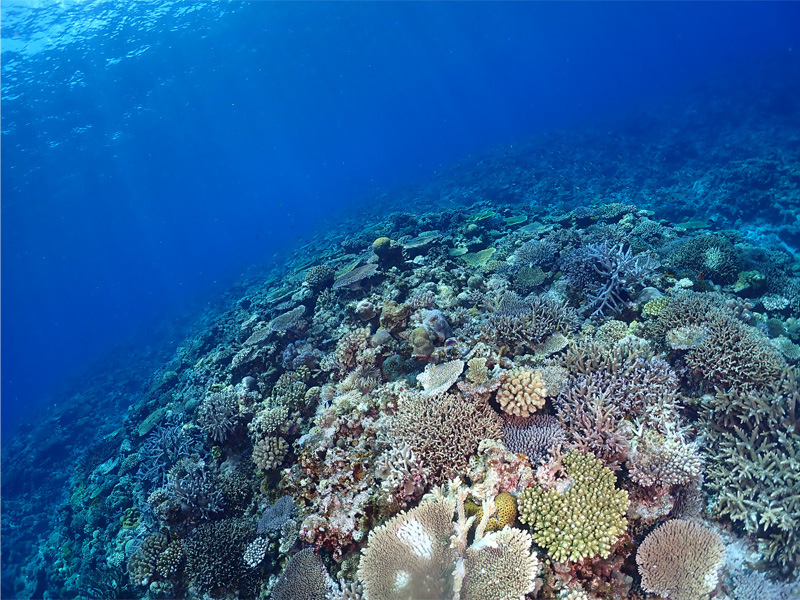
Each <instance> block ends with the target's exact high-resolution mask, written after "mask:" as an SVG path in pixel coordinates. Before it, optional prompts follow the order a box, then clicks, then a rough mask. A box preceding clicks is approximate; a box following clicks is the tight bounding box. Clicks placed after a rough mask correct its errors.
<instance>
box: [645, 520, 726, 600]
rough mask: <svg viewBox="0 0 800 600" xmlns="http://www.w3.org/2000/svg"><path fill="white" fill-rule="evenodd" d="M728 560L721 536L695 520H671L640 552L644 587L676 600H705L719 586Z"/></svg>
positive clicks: (657, 530) (649, 538) (653, 534)
mask: <svg viewBox="0 0 800 600" xmlns="http://www.w3.org/2000/svg"><path fill="white" fill-rule="evenodd" d="M724 561H725V546H724V545H723V544H722V540H721V539H720V537H719V535H718V534H717V533H716V532H714V531H713V530H711V529H709V528H708V527H706V526H705V525H702V524H700V523H697V522H695V521H680V520H672V521H667V522H666V523H664V524H663V525H660V526H659V527H658V528H657V529H655V530H653V531H652V532H650V534H649V535H648V536H647V537H646V538H645V539H644V542H642V544H641V546H639V549H638V550H637V551H636V563H637V564H638V565H639V573H640V574H641V576H642V587H643V588H644V589H645V590H647V591H648V592H651V593H654V594H660V595H662V596H669V597H670V598H674V599H675V600H702V599H703V598H705V597H707V596H708V594H709V593H711V592H712V591H713V590H714V588H715V587H716V586H717V578H718V572H719V569H720V568H721V567H722V565H723V563H724Z"/></svg>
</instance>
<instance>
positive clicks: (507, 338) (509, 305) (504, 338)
mask: <svg viewBox="0 0 800 600" xmlns="http://www.w3.org/2000/svg"><path fill="white" fill-rule="evenodd" d="M576 326H577V314H576V313H575V311H574V310H573V309H572V308H570V307H569V306H567V304H566V303H564V302H559V301H558V300H555V299H553V298H551V297H550V296H533V297H529V298H525V299H521V298H520V297H519V296H517V295H516V294H515V293H513V292H506V293H505V294H504V295H503V296H502V298H501V299H500V302H499V305H498V307H497V309H496V310H495V311H494V312H493V313H492V314H491V315H490V316H489V318H488V319H487V320H486V322H485V323H484V325H483V329H482V335H483V337H484V338H485V339H486V340H491V341H492V342H494V343H495V344H497V345H498V346H501V347H505V348H507V349H508V350H509V351H514V352H516V353H522V352H524V351H526V350H527V351H532V350H534V349H535V348H536V347H537V346H538V345H539V344H542V343H544V342H545V341H547V339H548V338H549V337H550V336H552V335H553V334H555V333H560V334H563V335H569V334H570V333H571V332H572V331H573V330H574V329H575V328H576Z"/></svg>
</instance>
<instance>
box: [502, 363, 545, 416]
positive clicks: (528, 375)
mask: <svg viewBox="0 0 800 600" xmlns="http://www.w3.org/2000/svg"><path fill="white" fill-rule="evenodd" d="M546 397H547V389H545V387H544V382H543V381H542V376H541V374H540V373H539V372H538V371H535V370H533V369H526V368H522V367H517V368H515V369H512V370H511V371H509V372H508V374H507V375H506V380H505V381H504V382H503V384H502V385H501V386H500V389H498V390H497V401H498V402H499V403H500V408H502V409H503V411H504V412H505V413H507V414H509V415H514V416H517V417H529V416H531V415H532V414H533V413H535V412H536V411H538V410H539V409H540V408H542V407H543V406H544V403H545V400H546Z"/></svg>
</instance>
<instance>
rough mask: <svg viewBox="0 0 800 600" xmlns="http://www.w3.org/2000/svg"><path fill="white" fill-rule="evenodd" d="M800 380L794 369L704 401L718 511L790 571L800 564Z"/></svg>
mask: <svg viewBox="0 0 800 600" xmlns="http://www.w3.org/2000/svg"><path fill="white" fill-rule="evenodd" d="M799 377H800V375H798V372H797V370H796V369H795V368H788V369H785V370H784V371H782V372H781V373H780V374H779V375H778V376H777V377H776V378H775V380H774V381H772V382H770V383H769V384H768V385H767V386H764V387H760V388H756V389H747V390H742V389H733V390H727V391H726V390H722V389H718V390H717V393H716V394H715V395H713V396H711V395H709V396H706V397H704V399H703V408H704V411H703V416H704V420H705V422H706V436H707V438H708V439H709V441H710V444H711V445H713V447H714V449H715V451H714V452H712V453H709V454H708V456H707V459H708V463H709V466H708V477H707V485H708V487H709V488H710V489H711V490H712V491H713V492H715V501H714V511H715V513H716V514H719V515H724V516H727V517H728V518H730V519H731V520H732V521H733V522H734V523H736V524H737V525H739V526H740V527H742V528H743V529H744V531H745V532H747V533H748V534H749V535H751V536H754V537H756V538H759V539H761V540H762V550H763V552H764V556H765V557H766V559H767V560H769V561H771V562H773V563H775V564H777V565H779V566H780V567H781V568H782V569H783V570H784V571H791V570H793V569H794V568H795V566H796V565H797V562H798V560H800V520H798V515H800V495H798V493H797V491H798V490H800V459H798V457H800V435H798V430H800V421H799V420H798V416H800V382H798V378H799ZM756 514H757V515H758V518H754V515H756Z"/></svg>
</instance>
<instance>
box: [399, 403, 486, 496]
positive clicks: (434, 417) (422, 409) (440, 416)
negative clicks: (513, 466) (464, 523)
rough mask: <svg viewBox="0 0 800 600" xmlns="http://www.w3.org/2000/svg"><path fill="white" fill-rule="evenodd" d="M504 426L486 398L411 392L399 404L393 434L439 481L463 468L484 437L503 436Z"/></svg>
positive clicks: (454, 474)
mask: <svg viewBox="0 0 800 600" xmlns="http://www.w3.org/2000/svg"><path fill="white" fill-rule="evenodd" d="M500 427H501V420H500V417H499V416H498V415H497V414H496V413H495V412H494V411H493V410H492V408H491V407H490V406H489V403H488V401H486V400H485V399H480V398H469V397H464V396H462V395H461V394H458V393H455V394H442V395H439V396H423V395H419V396H412V395H408V396H406V397H404V398H402V399H401V403H400V405H399V406H398V409H397V413H396V415H395V419H394V425H393V435H394V437H395V438H396V439H397V440H398V441H400V442H405V443H407V444H409V445H410V446H411V447H412V448H413V449H414V452H415V453H416V454H417V456H419V457H420V458H422V461H423V464H424V465H425V467H426V468H427V469H428V470H429V472H430V474H431V478H432V481H433V482H434V483H437V482H441V481H446V480H447V479H450V478H452V477H455V476H457V475H458V474H459V472H461V471H463V470H464V469H465V468H466V466H467V461H468V460H469V457H470V456H471V455H473V454H474V453H475V451H476V450H477V449H478V444H479V443H480V442H481V440H484V439H487V438H491V439H499V438H500V436H501V429H500Z"/></svg>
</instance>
